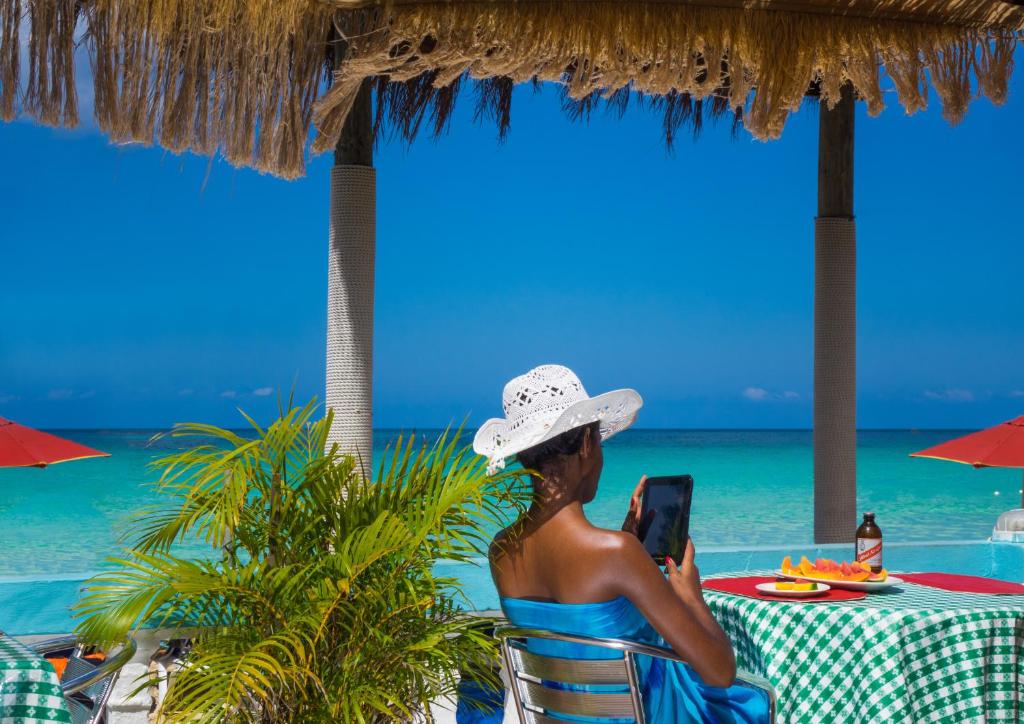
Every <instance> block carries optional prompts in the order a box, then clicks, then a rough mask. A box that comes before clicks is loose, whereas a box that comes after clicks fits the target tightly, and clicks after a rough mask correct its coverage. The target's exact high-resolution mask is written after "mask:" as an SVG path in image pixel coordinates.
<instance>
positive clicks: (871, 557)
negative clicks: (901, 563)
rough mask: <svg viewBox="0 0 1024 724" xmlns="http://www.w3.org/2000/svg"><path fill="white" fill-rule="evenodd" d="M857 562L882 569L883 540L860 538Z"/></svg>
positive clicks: (858, 540)
mask: <svg viewBox="0 0 1024 724" xmlns="http://www.w3.org/2000/svg"><path fill="white" fill-rule="evenodd" d="M857 560H858V561H859V562H861V563H867V564H868V565H869V566H872V567H874V568H881V567H882V539H881V538H858V539H857Z"/></svg>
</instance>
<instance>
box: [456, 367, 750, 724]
mask: <svg viewBox="0 0 1024 724" xmlns="http://www.w3.org/2000/svg"><path fill="white" fill-rule="evenodd" d="M503 403H504V409H505V414H506V417H505V418H504V419H494V420H490V421H488V422H487V423H486V424H485V425H484V426H483V427H481V428H480V430H479V432H478V433H477V435H476V438H475V439H474V441H473V447H474V449H475V450H476V451H477V452H478V453H480V454H482V455H486V456H488V457H489V458H490V461H491V465H492V468H499V467H503V466H504V464H505V460H506V459H507V458H509V457H511V456H513V455H515V456H516V457H517V459H518V461H519V462H520V463H521V464H522V465H523V467H524V468H526V469H528V470H531V471H534V472H536V473H537V475H536V476H534V477H533V486H534V499H533V503H532V505H531V507H530V508H529V510H528V511H527V512H526V514H525V515H524V516H523V517H522V518H521V519H520V520H518V521H517V522H516V523H515V524H513V525H512V526H510V527H508V528H506V529H505V530H503V531H501V532H500V533H499V534H498V535H497V536H495V538H494V542H493V543H492V544H491V549H490V564H491V575H492V576H493V578H494V584H495V586H496V587H497V589H498V593H499V595H500V596H501V605H502V608H503V610H504V612H505V615H506V616H507V617H508V619H509V621H510V622H512V623H513V624H515V625H517V626H521V627H524V628H541V629H547V630H552V631H557V632H561V633H567V634H578V635H585V636H592V637H598V638H619V639H628V640H631V641H636V642H639V643H647V644H656V645H667V646H670V647H671V648H672V649H673V650H674V651H675V652H676V653H677V654H678V655H679V656H680V657H681V658H683V659H685V660H686V661H687V663H688V664H689V668H687V667H686V666H682V665H680V664H677V663H675V662H666V661H664V660H661V659H650V658H648V657H639V659H638V674H639V679H640V682H639V683H640V686H641V692H642V699H643V704H644V711H645V713H646V716H647V720H648V721H650V722H657V723H659V724H661V723H666V724H667V723H669V722H691V721H698V722H755V721H757V722H760V721H765V720H766V719H767V717H768V701H767V698H766V697H765V696H763V695H762V693H761V692H758V691H755V690H753V689H749V688H745V687H732V684H733V681H734V679H735V676H736V662H735V659H734V656H733V650H732V645H731V644H730V642H729V639H728V637H727V636H726V635H725V632H724V631H722V628H721V627H720V626H719V625H718V622H717V621H715V619H714V617H713V616H712V615H711V611H710V610H709V609H708V607H707V604H705V602H704V598H703V596H702V594H701V587H700V578H699V575H698V572H697V568H696V567H695V566H694V563H693V555H694V551H693V544H692V542H690V541H687V544H686V551H685V553H684V555H683V556H682V560H680V561H678V562H677V561H673V560H671V559H668V560H667V561H666V566H665V568H666V571H667V573H668V576H667V577H666V575H665V574H664V573H662V571H661V570H660V569H659V568H658V566H657V565H656V564H655V562H654V560H653V559H652V558H651V556H650V555H649V554H648V553H647V551H646V550H645V549H644V546H643V544H642V543H641V542H640V540H639V539H638V538H637V535H636V533H637V528H638V524H639V521H638V516H639V511H640V505H639V503H640V496H641V494H642V492H643V485H644V479H641V481H640V483H639V484H638V485H637V487H636V490H635V491H634V493H633V497H632V500H631V501H630V506H629V512H628V513H627V515H626V520H625V523H624V524H623V526H622V530H621V531H614V530H606V529H604V528H598V527H596V526H594V525H592V524H591V523H590V522H589V521H588V520H587V518H586V515H585V514H584V512H583V505H584V504H585V503H589V502H590V501H591V500H593V499H594V496H595V495H596V493H597V485H598V480H599V478H600V476H601V468H602V465H603V457H602V451H601V441H602V440H606V439H608V438H609V437H611V436H612V435H614V434H615V433H617V432H619V431H621V430H624V429H625V428H627V427H629V425H631V424H632V423H633V420H634V419H635V418H636V413H637V410H639V408H640V406H641V405H642V401H641V399H640V396H639V395H638V394H637V393H636V392H635V391H633V390H618V391H614V392H609V393H606V394H604V395H600V396H598V397H594V398H590V397H588V396H587V394H586V391H585V390H584V389H583V386H582V384H580V381H579V379H578V378H577V377H576V375H575V374H573V372H572V371H571V370H569V369H568V368H566V367H561V366H558V365H544V366H541V367H537V368H535V369H533V370H531V371H530V372H528V373H526V374H525V375H522V376H520V377H517V378H515V379H514V380H512V381H511V382H509V383H508V384H507V385H506V386H505V391H504V396H503ZM531 646H532V647H533V648H534V650H536V651H537V652H538V653H548V654H550V655H560V656H563V657H567V658H585V657H587V656H594V655H601V654H602V653H604V655H607V653H606V652H603V651H602V652H596V653H595V650H594V649H591V650H590V651H589V652H588V651H584V650H581V647H578V646H573V645H569V644H564V643H561V642H548V641H541V640H536V641H533V642H531ZM552 647H553V648H552ZM559 647H561V649H559ZM541 648H544V649H546V650H544V651H541V650H540V649H541ZM570 648H571V649H572V652H573V654H574V655H569V654H568V653H567V651H569V650H570ZM730 687H731V688H730Z"/></svg>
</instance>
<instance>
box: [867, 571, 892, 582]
mask: <svg viewBox="0 0 1024 724" xmlns="http://www.w3.org/2000/svg"><path fill="white" fill-rule="evenodd" d="M888 577H889V571H887V570H885V569H884V568H883V569H882V570H880V571H879V572H878V573H872V574H870V575H869V576H868V580H869V581H875V582H878V581H884V580H885V579H887V578H888Z"/></svg>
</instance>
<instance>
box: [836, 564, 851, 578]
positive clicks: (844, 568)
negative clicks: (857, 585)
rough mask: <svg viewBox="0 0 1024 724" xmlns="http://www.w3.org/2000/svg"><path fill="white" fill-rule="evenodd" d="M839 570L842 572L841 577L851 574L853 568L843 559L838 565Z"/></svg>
mask: <svg viewBox="0 0 1024 724" xmlns="http://www.w3.org/2000/svg"><path fill="white" fill-rule="evenodd" d="M839 572H840V573H842V574H843V578H846V577H848V576H851V575H853V569H852V568H850V564H849V563H847V562H846V561H843V562H842V563H841V564H840V566H839Z"/></svg>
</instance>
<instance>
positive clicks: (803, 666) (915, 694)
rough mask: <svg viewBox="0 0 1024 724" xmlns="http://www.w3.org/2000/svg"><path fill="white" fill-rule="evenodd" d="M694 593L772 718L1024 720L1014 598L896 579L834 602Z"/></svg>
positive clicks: (1023, 631)
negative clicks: (758, 683) (771, 693)
mask: <svg viewBox="0 0 1024 724" xmlns="http://www.w3.org/2000/svg"><path fill="white" fill-rule="evenodd" d="M733 575H744V576H749V575H769V576H770V575H772V573H771V572H770V571H746V572H744V573H742V574H739V573H737V574H733ZM897 575H898V574H897ZM704 599H705V600H706V601H707V603H708V606H709V607H710V608H711V611H712V612H713V613H714V615H715V618H717V619H718V621H719V622H720V623H721V624H722V628H723V629H725V632H726V633H727V634H728V635H729V638H730V639H731V640H732V643H733V646H734V647H735V649H736V658H737V664H738V665H739V666H740V667H741V668H744V669H747V670H748V671H751V672H753V673H755V674H759V675H761V676H763V677H765V678H766V679H768V680H769V681H770V682H771V683H772V684H773V685H774V687H775V690H776V693H777V694H778V698H779V702H778V720H779V721H780V722H844V723H849V724H860V723H863V724H868V723H869V722H870V723H871V724H874V723H875V722H950V723H953V722H956V723H957V724H960V723H961V722H985V721H1018V720H1022V719H1024V649H1022V647H1024V596H994V595H982V594H973V593H954V592H950V591H943V590H940V589H937V588H930V587H927V586H919V585H915V584H911V583H904V584H901V585H900V586H898V587H897V588H895V589H890V590H889V591H888V592H884V593H873V594H868V596H867V598H862V599H859V600H855V601H841V602H835V603H832V602H829V603H795V602H792V603H791V602H789V601H785V602H776V601H763V600H759V599H755V598H748V597H743V596H734V595H730V594H727V593H721V592H718V591H711V590H705V591H704Z"/></svg>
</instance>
